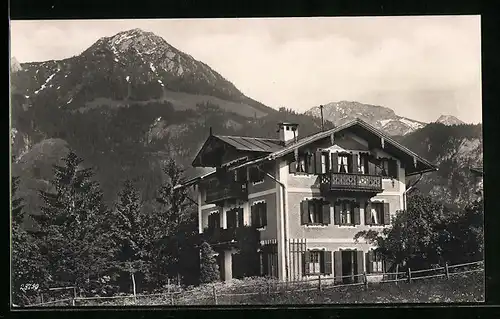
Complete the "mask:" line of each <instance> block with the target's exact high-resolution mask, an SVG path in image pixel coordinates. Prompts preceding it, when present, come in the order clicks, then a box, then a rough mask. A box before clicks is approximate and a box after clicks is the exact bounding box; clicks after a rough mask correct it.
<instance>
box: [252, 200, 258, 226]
mask: <svg viewBox="0 0 500 319" xmlns="http://www.w3.org/2000/svg"><path fill="white" fill-rule="evenodd" d="M256 208H257V205H252V206H250V222H251V225H252V226H254V227H258V226H257V213H256Z"/></svg>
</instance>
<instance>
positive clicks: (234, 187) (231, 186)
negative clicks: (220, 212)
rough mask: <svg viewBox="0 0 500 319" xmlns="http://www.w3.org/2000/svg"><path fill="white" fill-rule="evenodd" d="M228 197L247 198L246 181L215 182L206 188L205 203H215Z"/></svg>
mask: <svg viewBox="0 0 500 319" xmlns="http://www.w3.org/2000/svg"><path fill="white" fill-rule="evenodd" d="M228 199H241V200H248V187H247V183H246V182H234V181H228V182H226V183H222V182H215V183H213V184H211V185H210V186H209V187H208V188H207V198H206V201H205V202H206V203H207V204H217V203H220V202H223V201H224V200H228Z"/></svg>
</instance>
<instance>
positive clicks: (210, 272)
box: [200, 242, 220, 284]
mask: <svg viewBox="0 0 500 319" xmlns="http://www.w3.org/2000/svg"><path fill="white" fill-rule="evenodd" d="M214 254H215V252H214V250H213V249H212V247H210V245H209V244H208V243H207V242H203V243H202V244H201V246H200V283H202V284H206V283H211V282H215V281H219V280H220V273H219V265H218V264H217V260H216V259H215V257H214Z"/></svg>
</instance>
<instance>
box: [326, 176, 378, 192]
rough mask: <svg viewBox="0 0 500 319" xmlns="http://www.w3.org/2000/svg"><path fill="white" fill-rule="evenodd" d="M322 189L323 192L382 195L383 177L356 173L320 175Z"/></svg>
mask: <svg viewBox="0 0 500 319" xmlns="http://www.w3.org/2000/svg"><path fill="white" fill-rule="evenodd" d="M320 187H321V190H322V191H323V192H330V191H347V192H368V193H375V194H378V193H381V192H383V188H382V176H380V175H367V174H356V173H333V172H330V173H326V174H322V175H320Z"/></svg>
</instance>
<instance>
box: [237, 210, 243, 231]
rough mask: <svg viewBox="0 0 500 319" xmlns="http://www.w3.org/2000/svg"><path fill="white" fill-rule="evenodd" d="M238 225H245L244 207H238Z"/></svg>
mask: <svg viewBox="0 0 500 319" xmlns="http://www.w3.org/2000/svg"><path fill="white" fill-rule="evenodd" d="M238 227H243V208H238Z"/></svg>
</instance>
